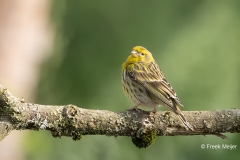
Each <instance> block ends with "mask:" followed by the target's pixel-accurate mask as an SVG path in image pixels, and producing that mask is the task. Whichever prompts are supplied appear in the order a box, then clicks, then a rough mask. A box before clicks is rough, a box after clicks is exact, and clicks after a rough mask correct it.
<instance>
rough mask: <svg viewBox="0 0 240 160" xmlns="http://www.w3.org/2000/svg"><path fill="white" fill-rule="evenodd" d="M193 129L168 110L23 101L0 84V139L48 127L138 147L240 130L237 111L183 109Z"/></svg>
mask: <svg viewBox="0 0 240 160" xmlns="http://www.w3.org/2000/svg"><path fill="white" fill-rule="evenodd" d="M184 114H185V116H186V118H187V120H188V122H189V123H190V124H191V125H192V126H193V128H194V131H191V130H186V128H185V127H184V125H183V124H182V123H181V121H180V120H179V119H178V117H177V116H176V115H175V114H174V113H172V112H157V113H152V112H147V111H143V110H140V112H136V111H134V110H132V111H124V112H118V113H117V112H111V111H106V110H90V109H83V108H79V107H77V106H74V105H71V104H70V105H64V106H53V105H40V104H33V103H25V102H24V100H23V99H19V98H16V97H14V96H12V95H11V93H10V92H9V91H8V90H7V89H6V88H4V87H3V86H1V85H0V140H2V139H3V138H4V137H5V136H7V135H8V134H9V133H10V132H11V130H26V129H28V130H48V131H50V132H51V133H52V136H53V137H61V136H68V137H72V138H73V140H80V139H81V138H82V135H107V136H130V137H132V141H133V143H134V144H135V145H136V146H137V147H139V148H141V147H147V146H149V145H150V144H152V143H153V142H154V141H155V137H156V136H178V135H185V136H188V135H216V136H219V137H221V138H224V139H225V138H227V137H226V136H224V135H222V134H221V133H226V132H231V133H239V132H240V110H239V109H228V110H216V111H190V112H184Z"/></svg>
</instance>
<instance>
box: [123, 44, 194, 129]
mask: <svg viewBox="0 0 240 160" xmlns="http://www.w3.org/2000/svg"><path fill="white" fill-rule="evenodd" d="M122 86H123V91H124V93H125V95H126V96H127V97H129V98H130V99H131V100H132V101H133V103H134V104H135V106H134V107H133V109H136V110H138V106H140V105H143V106H148V107H153V108H154V109H153V112H156V107H157V106H159V105H163V106H166V107H168V108H169V109H170V110H171V111H173V112H174V113H175V114H177V115H178V117H179V118H180V119H181V121H182V122H183V123H184V125H185V126H186V127H187V128H189V129H191V130H193V128H192V126H191V125H190V124H189V123H188V122H187V120H186V118H185V116H184V114H183V113H182V111H181V109H180V108H179V106H183V105H182V103H181V101H180V100H179V98H178V97H177V94H176V92H175V91H174V90H173V88H172V87H171V85H170V84H169V83H168V82H167V80H166V79H165V77H164V75H163V73H162V72H161V70H160V69H159V67H158V65H157V63H156V62H155V60H154V59H153V57H152V54H151V53H150V52H149V51H148V50H147V49H146V48H144V47H142V46H136V47H134V48H133V49H132V51H131V55H130V56H129V57H128V58H127V61H126V62H124V63H123V64H122Z"/></svg>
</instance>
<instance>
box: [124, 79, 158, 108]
mask: <svg viewBox="0 0 240 160" xmlns="http://www.w3.org/2000/svg"><path fill="white" fill-rule="evenodd" d="M122 86H123V91H124V93H125V95H126V96H127V97H128V98H130V99H131V100H132V101H133V103H134V104H135V105H137V104H141V105H142V106H149V107H155V106H157V105H158V104H156V103H155V102H154V101H153V100H152V99H151V97H149V93H148V91H147V90H146V89H145V88H144V87H143V86H142V85H141V84H139V83H138V82H136V81H134V80H132V79H131V78H130V77H129V76H126V77H125V79H123V80H122Z"/></svg>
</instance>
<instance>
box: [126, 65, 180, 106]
mask: <svg viewBox="0 0 240 160" xmlns="http://www.w3.org/2000/svg"><path fill="white" fill-rule="evenodd" d="M129 74H130V76H131V77H132V78H133V79H134V80H136V81H137V82H138V83H140V84H142V85H143V86H144V87H145V88H146V90H148V91H149V93H150V95H151V94H152V95H154V96H155V97H157V99H159V100H160V101H162V102H163V103H164V104H165V105H166V106H167V107H170V108H171V109H173V107H174V104H173V103H177V104H179V105H181V106H183V105H182V103H181V101H180V100H179V98H178V97H177V95H176V92H175V91H174V90H173V88H172V86H171V85H170V84H169V83H168V82H167V81H166V79H165V77H164V75H163V73H162V72H161V70H160V69H159V67H158V66H157V64H156V62H152V63H150V64H149V65H147V66H146V65H143V64H138V65H135V68H134V69H133V68H132V69H131V70H129Z"/></svg>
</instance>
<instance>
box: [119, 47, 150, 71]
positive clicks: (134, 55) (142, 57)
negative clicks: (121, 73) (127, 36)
mask: <svg viewBox="0 0 240 160" xmlns="http://www.w3.org/2000/svg"><path fill="white" fill-rule="evenodd" d="M153 60H154V59H153V57H152V54H151V53H150V52H149V51H148V50H147V49H146V48H144V47H142V46H136V47H133V49H132V51H131V54H130V56H128V58H127V61H126V62H124V63H123V64H122V69H125V68H126V67H127V66H128V65H129V64H133V63H150V62H152V61H153Z"/></svg>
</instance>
